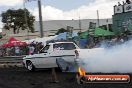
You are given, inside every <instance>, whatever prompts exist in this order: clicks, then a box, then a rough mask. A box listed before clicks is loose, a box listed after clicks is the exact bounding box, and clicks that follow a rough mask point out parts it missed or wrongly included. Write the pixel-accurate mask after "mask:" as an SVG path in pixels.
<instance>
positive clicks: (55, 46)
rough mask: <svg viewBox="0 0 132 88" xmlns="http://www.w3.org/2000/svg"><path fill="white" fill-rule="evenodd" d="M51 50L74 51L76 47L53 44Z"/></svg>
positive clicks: (69, 44)
mask: <svg viewBox="0 0 132 88" xmlns="http://www.w3.org/2000/svg"><path fill="white" fill-rule="evenodd" d="M53 48H54V49H56V50H73V49H76V47H75V45H74V44H73V43H59V44H54V46H53Z"/></svg>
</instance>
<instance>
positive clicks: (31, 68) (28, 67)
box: [27, 61, 35, 72]
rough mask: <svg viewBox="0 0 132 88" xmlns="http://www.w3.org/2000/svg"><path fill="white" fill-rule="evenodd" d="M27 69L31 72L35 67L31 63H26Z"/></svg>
mask: <svg viewBox="0 0 132 88" xmlns="http://www.w3.org/2000/svg"><path fill="white" fill-rule="evenodd" d="M27 69H28V70H29V71H31V72H33V71H35V67H34V65H33V63H32V62H31V61H28V62H27Z"/></svg>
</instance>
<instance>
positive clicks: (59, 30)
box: [56, 28, 68, 35]
mask: <svg viewBox="0 0 132 88" xmlns="http://www.w3.org/2000/svg"><path fill="white" fill-rule="evenodd" d="M64 32H68V31H67V30H66V29H64V28H60V29H58V31H57V33H56V35H58V34H60V33H64Z"/></svg>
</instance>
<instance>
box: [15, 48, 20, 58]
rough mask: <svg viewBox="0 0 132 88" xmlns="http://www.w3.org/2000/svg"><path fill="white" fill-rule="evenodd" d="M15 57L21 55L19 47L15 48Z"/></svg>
mask: <svg viewBox="0 0 132 88" xmlns="http://www.w3.org/2000/svg"><path fill="white" fill-rule="evenodd" d="M15 55H16V56H19V55H20V48H19V47H18V46H16V47H15Z"/></svg>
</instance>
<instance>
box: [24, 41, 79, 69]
mask: <svg viewBox="0 0 132 88" xmlns="http://www.w3.org/2000/svg"><path fill="white" fill-rule="evenodd" d="M75 49H79V47H78V46H77V45H76V44H75V43H73V42H55V43H49V44H47V45H46V46H45V47H44V48H42V49H41V50H40V52H39V54H33V55H27V56H25V57H24V58H23V63H24V66H25V67H26V68H27V69H28V70H30V71H33V70H35V68H53V67H58V64H57V63H56V59H57V58H61V59H63V60H64V61H66V62H70V63H75V59H76V58H75Z"/></svg>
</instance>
